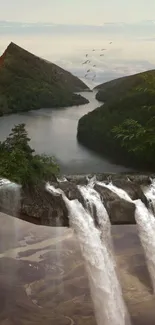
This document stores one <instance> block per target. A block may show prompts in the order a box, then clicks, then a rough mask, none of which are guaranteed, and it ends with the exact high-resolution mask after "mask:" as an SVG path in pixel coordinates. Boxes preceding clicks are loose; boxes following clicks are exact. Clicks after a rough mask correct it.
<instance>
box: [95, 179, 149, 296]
mask: <svg viewBox="0 0 155 325" xmlns="http://www.w3.org/2000/svg"><path fill="white" fill-rule="evenodd" d="M98 184H99V185H101V186H103V187H107V188H109V189H110V190H111V191H112V192H114V193H115V194H117V195H118V196H119V197H120V198H122V199H124V200H127V201H129V202H133V203H134V204H135V207H136V209H135V219H136V223H137V226H138V231H139V236H140V240H141V244H142V246H143V249H144V253H145V256H146V262H147V266H148V271H149V274H150V278H151V281H152V287H153V290H154V293H155V218H154V215H153V213H152V211H151V210H148V209H147V208H146V206H145V204H144V203H143V202H142V201H141V200H135V201H133V200H132V199H131V198H130V196H129V195H128V194H127V193H126V192H125V191H124V190H123V189H121V188H118V187H116V186H115V185H113V184H112V183H110V184H108V185H106V184H104V183H102V182H98ZM153 186H154V185H152V186H151V187H150V188H149V189H147V198H150V199H152V198H153V190H154V191H155V188H154V189H152V187H153ZM154 198H155V196H154Z"/></svg>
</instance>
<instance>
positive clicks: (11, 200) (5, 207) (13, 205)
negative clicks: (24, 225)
mask: <svg viewBox="0 0 155 325" xmlns="http://www.w3.org/2000/svg"><path fill="white" fill-rule="evenodd" d="M20 189H21V186H20V185H18V184H16V183H12V182H10V181H9V180H7V179H0V207H1V210H2V211H4V212H6V213H8V214H11V215H12V216H14V217H18V212H19V209H20Z"/></svg>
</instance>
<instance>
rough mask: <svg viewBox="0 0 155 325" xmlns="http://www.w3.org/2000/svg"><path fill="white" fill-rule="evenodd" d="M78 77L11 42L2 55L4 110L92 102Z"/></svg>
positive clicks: (0, 85) (0, 91)
mask: <svg viewBox="0 0 155 325" xmlns="http://www.w3.org/2000/svg"><path fill="white" fill-rule="evenodd" d="M84 90H89V89H88V87H87V86H86V85H85V84H84V83H83V82H82V81H81V80H80V79H78V78H77V77H75V76H73V75H72V74H71V73H69V72H67V71H65V70H64V69H62V68H60V67H59V66H57V65H55V64H53V63H50V62H48V61H46V60H43V59H41V58H39V57H37V56H35V55H34V54H32V53H29V52H28V51H26V50H24V49H23V48H21V47H19V46H18V45H16V44H14V43H10V45H9V46H8V47H7V49H6V50H5V52H4V53H3V55H2V56H1V57H0V114H1V115H2V114H4V113H9V112H16V111H17V112H18V111H24V110H30V109H38V108H41V107H46V108H48V107H49V108H51V107H62V106H64V107H65V106H72V105H80V104H85V103H88V100H86V99H85V98H83V97H82V96H81V95H77V94H74V92H80V91H84Z"/></svg>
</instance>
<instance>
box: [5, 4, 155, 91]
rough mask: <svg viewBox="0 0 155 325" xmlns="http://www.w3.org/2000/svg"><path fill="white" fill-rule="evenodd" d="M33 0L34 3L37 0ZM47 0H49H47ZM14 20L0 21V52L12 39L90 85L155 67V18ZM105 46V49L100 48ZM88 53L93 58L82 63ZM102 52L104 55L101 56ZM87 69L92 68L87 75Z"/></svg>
mask: <svg viewBox="0 0 155 325" xmlns="http://www.w3.org/2000/svg"><path fill="white" fill-rule="evenodd" d="M31 2H33V3H35V1H34V0H33V1H31ZM46 2H48V1H44V3H46ZM51 2H52V1H51ZM58 2H59V1H58ZM6 3H7V1H6V2H5V3H3V5H2V8H4V12H5V4H6ZM14 3H15V4H16V3H17V1H14ZM38 3H39V2H38ZM66 3H67V1H66ZM117 3H120V1H117ZM149 3H151V1H149ZM0 5H1V0H0ZM96 10H97V9H96ZM2 11H3V9H2ZM154 12H155V11H154ZM0 15H1V12H0ZM12 15H13V13H12ZM4 17H5V15H4ZM146 17H147V15H146ZM150 17H151V16H150ZM10 18H11V17H10ZM47 19H48V15H47ZM14 20H16V21H14V22H12V21H0V39H1V42H0V54H1V53H3V51H4V50H5V48H6V47H7V45H8V44H9V43H10V42H11V41H13V42H15V43H17V44H18V45H19V46H21V47H24V48H25V49H27V50H28V51H30V52H33V53H34V54H36V55H38V56H41V57H43V58H45V59H47V60H49V61H52V62H54V63H56V64H58V65H60V66H62V67H63V68H65V69H67V70H69V71H71V72H72V73H74V74H75V75H77V76H78V77H80V78H81V79H82V80H84V81H85V82H86V83H87V84H88V85H89V86H91V87H93V86H95V85H96V84H99V83H101V82H104V81H107V80H111V79H113V78H117V77H119V76H124V75H129V74H133V73H137V72H140V71H144V70H149V69H154V68H155V55H154V54H155V21H154V20H145V21H137V22H124V23H123V22H114V23H108V22H106V23H104V24H102V26H97V25H95V23H94V22H95V20H94V22H92V25H90V24H88V25H86V24H85V25H80V24H77V25H76V24H72V25H71V24H69V23H68V24H65V22H64V25H62V24H58V23H57V24H53V23H49V22H48V21H47V22H45V23H42V22H39V23H26V22H25V21H26V20H25V21H24V20H23V21H22V16H20V20H21V22H19V21H17V19H15V17H14ZM38 20H39V16H38ZM51 20H52V16H51ZM116 20H117V19H115V21H116ZM68 21H69V19H68ZM86 22H87V20H86ZM62 23H63V21H62ZM110 42H112V44H110ZM93 49H95V51H93ZM102 49H106V51H101V50H102ZM86 54H88V58H87V59H89V60H90V61H91V62H90V63H89V64H88V65H86V64H85V65H83V64H82V63H83V62H84V61H86ZM102 54H104V56H100V55H102ZM87 70H90V72H89V73H88V76H86V77H85V75H86V73H87ZM94 75H95V78H94V80H93V77H94Z"/></svg>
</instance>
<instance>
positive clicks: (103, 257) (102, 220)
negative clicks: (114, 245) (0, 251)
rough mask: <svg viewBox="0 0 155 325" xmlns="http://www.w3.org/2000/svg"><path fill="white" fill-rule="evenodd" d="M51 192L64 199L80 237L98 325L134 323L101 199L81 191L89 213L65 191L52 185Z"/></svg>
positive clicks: (91, 193)
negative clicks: (123, 292)
mask: <svg viewBox="0 0 155 325" xmlns="http://www.w3.org/2000/svg"><path fill="white" fill-rule="evenodd" d="M47 189H48V190H49V191H51V192H52V193H53V194H55V195H62V196H63V199H64V201H65V204H66V206H67V208H68V212H69V219H70V225H71V227H72V228H73V229H74V231H75V233H76V236H77V239H78V241H79V244H80V247H81V252H82V255H83V258H84V261H85V266H86V270H87V274H88V278H89V283H90V291H91V296H92V300H93V303H94V309H95V315H96V320H97V324H98V325H103V321H104V325H129V324H130V319H129V315H128V312H127V309H126V305H125V303H124V299H123V296H122V290H121V286H120V283H119V280H118V277H117V273H116V265H115V262H114V257H113V256H112V252H111V250H110V249H109V246H110V245H109V244H108V243H110V244H111V234H110V222H109V218H108V214H107V212H106V210H105V208H104V206H103V204H102V202H101V199H100V196H99V195H98V194H97V192H96V191H95V190H94V191H93V190H92V188H91V186H90V187H89V186H88V187H87V188H86V187H79V189H80V191H81V193H82V194H83V196H84V198H85V199H86V200H88V203H90V205H88V209H85V208H84V207H83V205H82V204H81V203H80V202H79V201H78V200H72V201H70V200H69V199H68V198H67V197H66V195H65V194H64V192H63V191H62V190H59V189H55V188H54V187H53V186H50V185H48V186H47ZM93 205H94V206H95V208H96V213H97V215H98V220H99V225H100V226H101V228H100V227H99V228H98V229H97V228H96V227H95V223H94V219H93V218H92V206H93ZM104 227H105V229H104ZM107 230H108V231H107ZM107 234H108V235H107ZM107 241H108V243H107Z"/></svg>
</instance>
